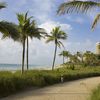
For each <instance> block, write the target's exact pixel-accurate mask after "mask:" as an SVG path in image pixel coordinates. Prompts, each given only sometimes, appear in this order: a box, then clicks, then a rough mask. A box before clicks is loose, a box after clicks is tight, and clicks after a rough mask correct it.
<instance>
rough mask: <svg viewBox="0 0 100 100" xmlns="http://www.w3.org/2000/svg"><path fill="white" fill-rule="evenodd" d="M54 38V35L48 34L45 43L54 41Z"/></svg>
mask: <svg viewBox="0 0 100 100" xmlns="http://www.w3.org/2000/svg"><path fill="white" fill-rule="evenodd" d="M54 40H55V38H54V37H52V36H48V38H47V40H46V43H49V42H52V41H54Z"/></svg>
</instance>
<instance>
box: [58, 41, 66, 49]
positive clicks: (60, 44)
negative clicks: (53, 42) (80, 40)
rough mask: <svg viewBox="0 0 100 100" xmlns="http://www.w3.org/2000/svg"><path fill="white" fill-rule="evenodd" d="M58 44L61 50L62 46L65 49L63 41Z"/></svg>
mask: <svg viewBox="0 0 100 100" xmlns="http://www.w3.org/2000/svg"><path fill="white" fill-rule="evenodd" d="M57 44H58V46H59V48H61V46H62V47H63V48H65V47H64V45H63V43H62V42H61V41H58V42H57Z"/></svg>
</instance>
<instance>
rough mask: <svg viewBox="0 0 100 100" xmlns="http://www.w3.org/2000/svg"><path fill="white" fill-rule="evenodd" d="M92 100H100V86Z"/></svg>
mask: <svg viewBox="0 0 100 100" xmlns="http://www.w3.org/2000/svg"><path fill="white" fill-rule="evenodd" d="M91 100H100V85H99V86H98V87H97V88H96V89H95V90H94V91H93V93H92V96H91Z"/></svg>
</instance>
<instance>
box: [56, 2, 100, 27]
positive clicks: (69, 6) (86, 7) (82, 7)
mask: <svg viewBox="0 0 100 100" xmlns="http://www.w3.org/2000/svg"><path fill="white" fill-rule="evenodd" d="M95 8H100V1H99V0H90V1H78V0H73V1H69V2H65V3H63V4H61V5H60V7H59V9H58V11H57V12H58V14H65V13H75V12H77V13H88V12H89V11H91V10H93V9H95ZM98 22H100V13H98V14H97V16H96V17H95V19H94V22H93V24H92V29H94V28H95V27H96V25H97V23H98Z"/></svg>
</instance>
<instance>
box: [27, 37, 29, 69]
mask: <svg viewBox="0 0 100 100" xmlns="http://www.w3.org/2000/svg"><path fill="white" fill-rule="evenodd" d="M28 49H29V44H28V37H27V54H26V55H27V56H26V60H27V61H26V63H27V70H28V69H29V66H28Z"/></svg>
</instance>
